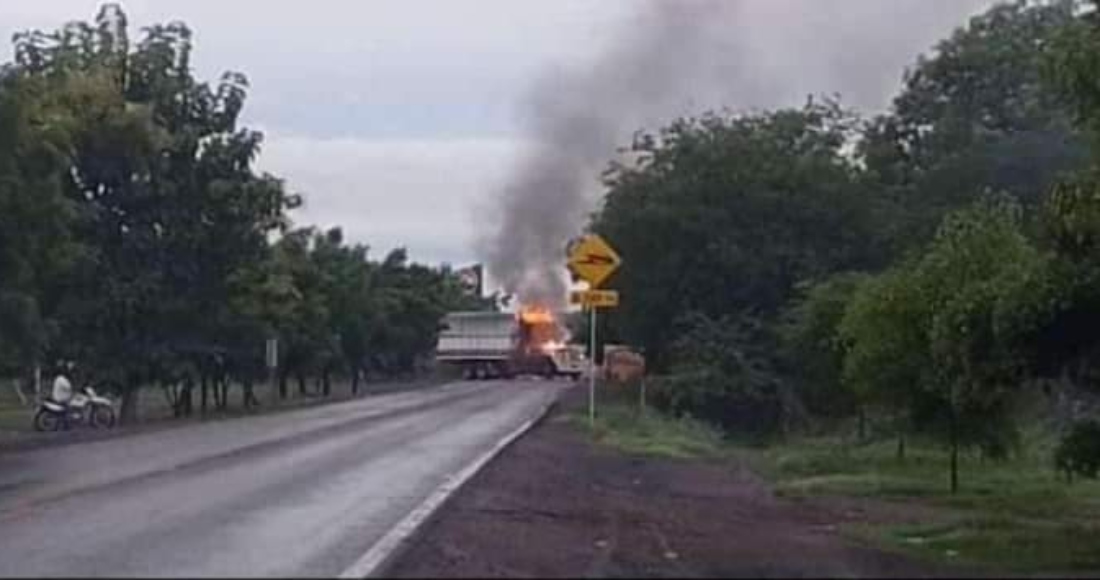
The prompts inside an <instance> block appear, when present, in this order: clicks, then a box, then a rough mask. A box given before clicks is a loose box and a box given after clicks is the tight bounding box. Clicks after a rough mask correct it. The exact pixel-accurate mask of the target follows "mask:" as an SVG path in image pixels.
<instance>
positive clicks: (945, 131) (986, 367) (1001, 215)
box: [591, 0, 1100, 572]
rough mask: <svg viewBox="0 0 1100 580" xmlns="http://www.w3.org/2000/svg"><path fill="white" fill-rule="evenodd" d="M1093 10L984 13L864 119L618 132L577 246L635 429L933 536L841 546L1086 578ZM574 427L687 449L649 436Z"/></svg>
mask: <svg viewBox="0 0 1100 580" xmlns="http://www.w3.org/2000/svg"><path fill="white" fill-rule="evenodd" d="M1096 8H1097V6H1096V5H1095V3H1094V2H1089V1H1073V0H1064V1H1050V2H1026V1H1023V0H1019V1H1012V2H1004V3H1001V4H998V5H996V6H994V7H992V8H990V9H989V10H988V11H986V12H985V13H983V14H981V15H979V16H977V17H975V18H974V19H972V20H971V21H970V22H969V23H967V24H966V25H965V26H962V27H961V28H959V29H958V30H957V31H956V32H955V33H954V34H952V35H951V36H950V37H949V38H947V39H945V40H943V41H942V42H941V43H940V44H939V45H938V46H937V47H936V49H935V50H934V51H933V52H930V53H929V54H927V55H924V56H921V57H920V58H918V59H917V60H916V62H915V63H914V64H913V66H912V67H911V68H910V69H909V70H907V71H906V73H905V76H904V83H903V87H902V90H901V92H900V93H899V94H898V95H897V97H896V98H895V100H894V102H893V106H892V107H891V109H890V110H889V111H888V112H886V113H885V114H882V115H879V116H875V117H872V118H866V117H862V116H861V115H860V114H859V113H858V112H856V111H851V110H849V109H847V108H845V107H844V106H843V104H842V101H841V100H839V98H829V99H820V98H814V99H811V100H810V101H809V102H808V103H807V104H806V105H805V106H804V107H802V108H795V109H782V110H774V111H762V112H753V113H730V112H720V113H718V112H715V113H706V114H702V115H699V116H697V117H692V118H685V119H681V120H678V121H676V122H673V123H671V124H670V125H668V126H666V127H664V128H662V129H660V130H657V131H652V132H642V133H639V134H638V135H637V137H636V138H635V140H634V143H633V149H634V152H635V153H636V157H635V158H634V159H635V160H634V161H631V162H630V163H615V164H612V166H611V167H610V168H609V170H608V171H607V172H606V174H605V178H606V183H607V185H608V188H609V191H608V195H607V197H606V198H605V200H604V204H603V206H602V209H601V211H600V212H598V213H597V214H596V215H595V216H594V217H593V221H592V224H591V227H592V229H593V230H594V231H596V232H598V233H600V234H601V235H603V236H605V237H606V238H607V239H608V240H609V241H610V242H611V243H612V244H613V245H614V246H615V247H616V248H617V249H618V250H619V251H620V253H621V254H622V255H623V257H624V265H623V266H622V268H621V270H620V271H619V272H618V273H617V274H616V275H615V277H614V278H613V279H612V280H611V282H610V286H612V287H614V288H616V289H618V290H619V291H620V292H621V293H622V295H623V296H624V300H623V303H622V306H621V308H618V309H616V310H614V311H611V312H609V314H608V316H606V317H605V321H604V322H605V324H606V328H603V329H601V335H602V336H604V337H606V339H607V340H610V341H615V342H623V343H628V344H634V345H637V346H639V347H642V348H644V350H645V353H646V357H647V365H648V367H649V369H650V371H651V373H652V375H653V376H652V379H651V385H652V388H651V392H652V398H651V400H652V402H653V404H654V406H655V407H656V408H657V409H659V410H660V411H661V412H663V413H665V414H666V415H667V416H668V417H678V418H686V417H690V418H692V419H691V421H693V422H694V421H702V422H705V423H707V424H708V425H710V426H712V427H713V428H715V429H720V430H721V431H722V432H723V434H724V436H725V438H726V439H727V440H728V441H737V442H739V444H741V445H742V447H740V448H739V449H740V450H739V451H735V452H733V453H735V454H736V455H738V456H744V457H748V458H749V460H750V461H752V462H753V463H754V464H755V465H757V466H758V467H759V469H760V470H761V471H762V472H763V473H765V474H767V475H768V476H769V477H770V478H771V479H772V480H773V481H774V482H775V485H776V489H777V490H778V491H779V492H780V493H782V494H784V495H787V496H791V497H793V498H814V497H830V496H848V497H856V498H864V499H873V500H888V501H891V502H900V503H903V504H913V505H919V506H925V507H928V508H930V509H932V508H935V509H940V510H942V512H941V515H942V517H937V518H934V519H933V520H932V521H929V522H928V523H927V525H926V526H917V527H898V526H896V525H891V524H881V525H880V524H874V525H868V526H866V527H865V528H864V529H857V528H858V526H854V527H852V528H851V529H850V530H849V531H850V532H851V533H852V534H854V535H856V536H859V537H860V538H863V539H871V540H874V541H876V542H879V543H883V544H885V545H889V546H892V547H894V548H897V549H902V550H906V551H911V552H915V553H919V554H922V555H925V556H930V557H937V558H945V559H951V560H957V561H960V562H961V561H969V562H975V563H981V564H984V565H990V566H993V567H995V568H1004V569H1008V570H1020V571H1030V572H1035V571H1048V572H1049V571H1074V570H1091V571H1095V570H1097V569H1100V549H1098V548H1097V544H1096V542H1095V538H1096V537H1097V531H1098V530H1097V522H1100V486H1098V484H1097V482H1096V476H1097V472H1098V470H1100V428H1097V423H1095V420H1096V418H1097V417H1100V389H1098V388H1097V386H1096V385H1097V377H1098V376H1100V375H1098V374H1097V370H1098V368H1100V367H1098V363H1100V302H1098V301H1097V297H1098V296H1100V261H1098V257H1100V253H1098V251H1100V195H1098V193H1097V192H1098V191H1100V181H1098V176H1100V156H1098V154H1097V151H1096V148H1095V145H1096V143H1097V142H1098V139H1100V86H1098V85H1097V83H1096V79H1097V78H1100V69H1098V68H1097V63H1098V62H1100V16H1097V11H1096ZM692 424H694V423H692ZM601 425H602V426H603V428H604V432H601V433H600V436H601V438H602V439H603V440H605V441H609V442H611V443H612V444H614V445H616V446H618V447H620V448H623V449H626V450H628V451H638V450H641V451H645V450H647V449H654V448H656V449H660V443H659V442H656V441H654V440H652V439H653V438H656V437H661V436H667V437H669V439H670V440H672V441H677V443H676V448H677V449H690V448H692V445H693V444H690V443H684V442H682V441H680V438H681V437H683V436H690V435H691V433H692V432H693V431H692V430H691V429H687V430H685V429H682V428H680V427H679V425H680V423H678V422H677V421H676V420H673V419H668V420H666V419H659V420H654V419H650V418H644V419H642V420H640V421H638V422H637V423H636V424H634V425H631V424H630V423H629V421H627V417H626V416H621V417H617V416H616V415H614V414H612V416H610V417H608V418H607V420H606V421H605V422H604V423H602V424H601ZM624 440H625V441H626V443H624V442H623V441H624ZM704 440H706V438H701V439H700V438H696V441H704ZM745 443H748V444H749V446H748V447H744V444H745ZM700 444H701V443H700ZM671 454H672V455H677V453H671ZM685 455H690V454H685Z"/></svg>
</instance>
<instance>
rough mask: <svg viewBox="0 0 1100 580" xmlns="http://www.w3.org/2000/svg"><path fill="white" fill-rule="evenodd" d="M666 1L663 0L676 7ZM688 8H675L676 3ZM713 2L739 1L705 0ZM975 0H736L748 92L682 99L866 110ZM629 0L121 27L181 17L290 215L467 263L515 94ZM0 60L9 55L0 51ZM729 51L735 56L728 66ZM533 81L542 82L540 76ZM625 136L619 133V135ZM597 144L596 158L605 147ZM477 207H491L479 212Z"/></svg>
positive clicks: (414, 6)
mask: <svg viewBox="0 0 1100 580" xmlns="http://www.w3.org/2000/svg"><path fill="white" fill-rule="evenodd" d="M674 1H676V0H674ZM678 1H688V0H678ZM711 1H716V2H722V1H729V2H734V1H737V0H711ZM0 3H2V4H3V7H2V8H0V35H2V36H3V37H4V38H10V36H11V34H12V33H13V32H15V31H18V30H22V29H27V28H43V29H54V28H56V27H58V26H60V25H61V24H63V23H64V22H66V21H68V20H73V19H90V18H92V17H93V16H94V15H95V12H96V10H97V6H98V4H99V2H96V1H94V0H0ZM988 3H989V2H988V0H751V1H750V2H748V3H747V5H748V8H747V10H743V11H741V12H739V13H738V14H739V16H738V21H737V22H729V28H730V35H731V37H737V38H738V39H739V41H738V42H737V47H738V50H742V51H748V52H750V53H751V58H749V59H748V60H749V61H750V62H752V63H753V66H754V69H753V74H752V75H750V78H752V79H753V80H752V81H751V83H752V84H753V86H751V87H750V86H746V87H744V91H740V92H739V91H737V90H731V91H730V92H729V94H728V95H723V96H720V97H715V96H713V95H711V96H708V97H706V98H701V99H700V100H698V101H695V100H693V99H692V96H691V95H685V99H687V100H688V101H689V102H693V103H695V104H696V106H698V107H700V108H702V107H713V106H731V107H746V106H755V107H764V106H768V107H770V106H779V105H790V104H796V103H800V102H801V101H803V100H804V99H805V97H806V95H807V94H808V93H811V92H814V93H833V92H839V93H842V94H843V95H844V100H845V102H847V103H848V104H850V105H853V106H856V107H858V108H860V109H864V110H867V109H876V108H878V109H881V108H882V107H884V106H886V104H887V103H888V100H889V98H890V96H891V95H892V94H893V93H894V92H895V91H896V88H897V87H898V85H899V82H900V79H901V75H902V72H903V70H904V68H905V66H907V65H908V64H910V63H912V61H913V60H914V59H915V57H916V55H917V54H918V53H920V52H923V51H926V50H927V49H928V48H930V47H931V46H932V45H933V44H934V43H935V42H936V41H937V40H938V39H940V38H942V37H944V36H946V35H947V34H949V33H950V31H951V30H952V29H953V28H954V27H956V26H958V25H961V24H963V23H964V22H965V21H966V18H967V16H969V15H970V14H973V13H974V12H975V11H976V10H977V9H979V8H980V7H981V6H983V5H986V4H988ZM641 5H642V0H310V1H308V2H275V1H269V0H129V1H126V2H124V3H123V6H124V8H125V9H126V11H127V13H128V15H129V18H130V24H131V27H132V30H133V29H136V28H137V27H140V26H145V25H148V24H151V23H154V22H164V21H168V20H177V19H178V20H183V21H185V22H187V23H188V24H189V25H191V27H192V28H193V29H194V31H195V42H196V54H195V56H194V63H195V66H196V68H197V69H198V70H197V72H198V73H199V75H201V76H202V77H204V78H206V79H210V80H214V79H215V78H216V75H218V74H220V72H221V71H223V70H226V69H231V70H239V71H241V72H244V73H246V74H247V75H248V76H249V78H250V79H251V82H252V92H251V96H250V99H249V103H248V106H247V108H246V111H245V120H246V122H247V123H248V124H249V125H251V126H253V127H256V128H259V129H261V130H263V131H264V132H265V134H266V135H267V140H266V145H265V148H264V153H263V156H262V158H261V160H260V163H261V166H262V168H263V169H266V170H269V171H271V172H273V173H276V174H278V175H280V176H282V177H284V178H285V179H286V180H287V181H288V183H289V185H290V187H291V188H292V189H293V190H295V191H299V192H301V193H303V194H304V195H305V198H306V207H305V208H304V209H303V210H301V211H299V212H297V214H296V216H295V219H296V221H297V222H298V223H301V224H318V225H322V226H330V225H341V226H343V227H344V229H345V232H346V233H347V235H348V237H350V238H351V239H353V240H356V241H362V242H365V243H368V244H370V245H371V246H372V248H375V251H376V255H377V254H380V253H383V252H385V251H387V250H389V249H390V248H392V247H394V246H398V245H404V246H407V247H408V248H409V250H410V252H411V254H412V256H413V257H414V258H415V259H417V260H420V261H427V262H442V261H447V262H451V263H454V264H457V265H462V264H465V263H469V262H473V261H477V260H479V259H480V257H479V256H477V255H476V253H475V251H474V248H473V245H474V244H473V242H474V239H475V237H476V234H477V232H478V230H479V229H482V228H486V227H488V225H487V224H486V223H485V221H486V220H485V219H481V220H479V219H478V217H479V216H481V215H483V213H482V210H483V209H484V206H485V204H487V203H489V202H490V200H491V199H492V195H490V193H491V192H493V191H495V190H496V189H498V188H499V187H500V186H501V184H502V183H503V182H505V181H506V180H507V178H508V177H509V170H510V169H512V167H513V165H514V163H515V162H516V160H517V159H519V158H521V157H522V154H523V152H524V151H525V150H529V149H531V148H532V142H531V136H529V135H527V134H525V130H524V127H525V126H526V125H525V123H524V114H525V112H526V109H525V103H527V102H529V98H528V97H529V92H530V87H531V86H532V85H533V84H534V83H535V82H536V81H538V80H539V79H545V78H546V77H547V76H548V75H549V76H552V75H553V74H555V73H554V71H571V70H583V69H584V67H585V66H586V65H588V64H589V63H592V62H594V61H595V60H596V59H597V58H598V56H599V55H600V54H601V52H602V51H603V50H606V49H607V47H608V45H609V43H610V42H611V39H613V38H614V37H615V36H616V34H617V31H621V30H623V29H629V27H630V26H631V22H632V18H633V17H634V15H635V13H636V12H637V11H638V10H639V8H640V7H641ZM0 54H2V56H3V58H4V60H9V59H10V58H11V50H10V46H9V47H7V48H5V49H4V52H3V53H0ZM740 60H742V61H743V60H746V59H744V58H741V59H740ZM540 86H545V84H543V85H540ZM624 139H625V136H624ZM609 154H610V152H609ZM484 215H488V214H484Z"/></svg>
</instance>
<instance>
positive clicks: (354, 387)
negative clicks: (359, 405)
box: [351, 367, 359, 397]
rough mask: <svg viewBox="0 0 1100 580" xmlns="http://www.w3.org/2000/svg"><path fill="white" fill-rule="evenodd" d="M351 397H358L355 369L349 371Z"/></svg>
mask: <svg viewBox="0 0 1100 580" xmlns="http://www.w3.org/2000/svg"><path fill="white" fill-rule="evenodd" d="M351 396H353V397H358V396H359V369H358V368H355V367H352V369H351Z"/></svg>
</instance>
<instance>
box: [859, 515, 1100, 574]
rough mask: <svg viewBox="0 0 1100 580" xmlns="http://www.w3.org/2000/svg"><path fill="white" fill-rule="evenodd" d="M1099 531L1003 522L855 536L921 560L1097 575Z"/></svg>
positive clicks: (982, 520) (872, 530)
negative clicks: (1088, 572)
mask: <svg viewBox="0 0 1100 580" xmlns="http://www.w3.org/2000/svg"><path fill="white" fill-rule="evenodd" d="M1097 533H1100V526H1097V525H1093V524H1088V523H1067V522H1062V521H1051V522H1046V521H1041V520H1019V519H1012V518H1003V517H976V518H964V519H962V520H960V521H957V522H952V523H946V524H929V525H920V526H905V527H893V528H891V527H885V526H876V527H870V526H869V527H866V528H865V529H864V530H863V531H862V532H861V533H860V534H859V535H860V536H861V537H863V538H864V539H869V540H871V541H872V542H875V543H879V544H886V545H888V546H890V547H893V548H894V549H896V550H899V551H903V552H905V553H909V554H912V555H914V556H917V557H920V558H922V559H926V560H936V561H944V560H946V561H951V562H955V563H959V564H966V565H973V566H986V567H989V566H993V567H995V568H996V569H998V570H1003V571H1009V572H1016V573H1035V572H1048V573H1059V572H1060V573H1068V572H1081V571H1095V570H1100V549H1098V548H1097V546H1096V538H1097Z"/></svg>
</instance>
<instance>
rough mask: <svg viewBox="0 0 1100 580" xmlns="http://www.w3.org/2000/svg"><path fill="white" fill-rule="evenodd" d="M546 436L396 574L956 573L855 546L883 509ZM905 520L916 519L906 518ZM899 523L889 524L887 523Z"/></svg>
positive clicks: (416, 548) (726, 467) (747, 475)
mask: <svg viewBox="0 0 1100 580" xmlns="http://www.w3.org/2000/svg"><path fill="white" fill-rule="evenodd" d="M583 401H584V389H579V388H578V389H571V390H570V391H569V392H568V393H567V394H566V395H564V396H563V400H562V403H561V405H560V406H559V408H558V409H557V410H556V411H555V412H554V413H553V414H552V415H551V416H550V417H548V418H547V420H546V421H544V422H543V423H542V424H541V425H540V426H539V427H537V428H536V429H535V430H533V431H531V432H530V433H529V434H528V435H527V436H525V437H524V438H522V439H521V440H519V441H518V442H516V443H515V444H514V445H513V446H512V447H510V448H509V449H508V450H506V451H505V452H504V453H502V454H501V455H500V456H499V457H498V458H497V459H496V460H495V461H494V462H493V463H492V464H490V465H489V466H488V467H486V469H485V470H484V471H482V472H481V473H480V474H478V475H477V476H476V477H475V478H474V479H472V480H471V481H470V482H469V483H468V484H467V486H466V487H464V488H463V489H462V490H461V491H460V492H458V493H457V494H456V495H455V496H454V497H453V498H452V499H451V501H450V502H449V503H448V504H447V506H445V507H444V508H443V510H441V512H440V513H439V514H437V515H436V517H435V518H434V519H433V521H432V522H431V523H430V524H428V525H427V526H426V527H425V529H424V530H422V531H421V533H420V534H419V535H418V536H417V537H416V538H415V539H414V540H413V541H412V543H411V544H410V545H409V546H408V549H407V550H405V551H404V553H403V554H402V555H401V557H400V558H399V559H398V560H397V561H396V562H394V563H393V565H392V566H391V567H390V568H389V569H388V570H387V571H386V572H387V574H388V575H392V576H395V577H403V578H413V577H452V578H455V577H457V578H474V577H492V578H496V577H520V578H522V577H580V576H583V577H636V576H644V577H742V578H745V577H821V576H828V577H913V576H920V577H936V576H944V577H951V576H956V575H958V573H959V571H958V570H947V569H943V568H940V567H937V566H934V565H932V564H928V563H924V562H920V561H914V560H912V559H910V558H907V557H905V556H902V555H897V554H893V553H886V552H882V551H878V550H875V549H871V548H866V547H862V546H859V545H856V544H854V543H852V542H851V541H850V540H847V539H846V538H845V537H843V536H842V535H841V532H840V531H839V528H840V527H841V524H843V523H846V522H851V520H852V519H855V517H857V516H862V517H871V516H872V515H875V516H878V517H883V516H884V513H883V510H881V509H869V510H868V509H864V508H867V506H862V507H861V508H860V509H854V507H853V506H852V505H850V504H848V503H843V502H838V503H837V504H836V505H833V504H832V503H830V502H828V501H815V502H794V501H788V500H784V499H780V498H777V497H775V496H774V495H773V494H772V492H771V490H770V488H769V486H768V484H767V483H766V482H764V481H763V480H762V479H760V478H759V477H757V476H756V475H755V474H754V473H752V472H751V471H750V470H749V469H748V468H747V467H746V466H745V465H744V464H742V463H740V462H737V461H735V460H723V461H701V460H673V459H654V458H642V457H635V456H629V455H625V454H622V453H620V452H618V451H616V450H614V449H611V448H608V447H606V446H602V445H598V444H595V443H593V442H592V441H590V439H589V437H588V436H587V435H586V434H584V433H583V432H582V431H581V430H579V429H577V428H576V427H575V426H574V425H572V424H570V422H569V421H568V417H567V414H568V413H570V412H571V411H572V410H574V409H576V408H579V407H580V406H583V404H584V403H583ZM901 516H904V514H901ZM885 517H889V514H885Z"/></svg>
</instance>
